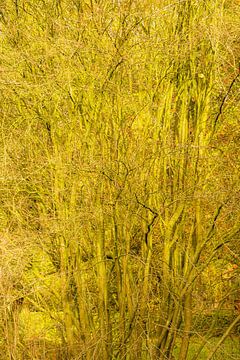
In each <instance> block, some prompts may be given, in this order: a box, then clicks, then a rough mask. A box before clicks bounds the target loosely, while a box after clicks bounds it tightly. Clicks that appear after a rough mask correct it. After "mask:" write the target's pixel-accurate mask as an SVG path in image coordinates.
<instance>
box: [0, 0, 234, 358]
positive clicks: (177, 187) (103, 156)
mask: <svg viewBox="0 0 240 360" xmlns="http://www.w3.org/2000/svg"><path fill="white" fill-rule="evenodd" d="M223 14H224V2H222V1H213V0H211V1H210V0H209V1H205V2H198V1H193V0H191V1H190V0H188V1H184V2H182V1H181V2H176V3H171V2H170V1H167V0H166V1H162V2H161V4H160V5H159V4H158V3H157V2H156V1H154V0H152V1H150V0H148V1H143V2H141V4H139V3H138V2H137V1H130V0H126V1H102V2H101V1H98V2H97V1H96V2H95V1H83V2H82V1H64V0H63V1H60V0H59V1H57V2H44V1H42V2H38V4H36V3H35V2H34V1H31V0H27V1H18V2H15V1H10V0H8V1H6V4H5V5H4V7H3V10H2V19H3V21H2V22H3V25H2V28H3V31H2V35H1V51H2V60H1V70H2V82H1V88H2V89H1V90H2V91H1V103H2V105H3V106H2V109H1V119H2V120H1V129H2V132H1V149H2V154H3V155H2V165H1V177H2V188H1V194H2V209H1V217H2V219H3V224H4V226H3V232H4V231H6V229H7V231H8V232H10V233H11V234H13V235H14V234H18V235H19V234H22V233H23V232H24V233H25V234H26V232H27V233H28V234H29V237H31V238H32V239H33V240H32V247H33V248H34V249H36V248H37V249H38V250H37V255H36V256H35V255H34V256H33V258H32V260H31V263H32V264H34V269H35V270H31V267H30V269H29V266H26V269H25V272H24V276H23V277H22V282H23V283H24V286H25V288H26V291H25V300H24V301H25V303H26V305H25V306H27V307H28V308H29V309H30V312H32V313H35V312H41V313H42V314H43V316H47V317H48V318H49V323H48V325H47V326H46V328H45V333H44V334H45V335H44V336H45V338H48V339H49V341H51V342H52V343H53V344H54V343H55V345H56V346H57V345H59V342H60V345H61V355H60V356H62V358H67V359H70V358H75V359H76V358H79V359H80V358H84V359H111V358H119V359H120V358H121V359H122V358H125V359H145V358H146V359H150V358H159V359H166V358H170V357H171V356H172V353H173V350H174V348H175V346H176V341H177V340H178V341H179V340H180V342H181V346H180V352H179V359H186V357H187V353H188V345H189V341H190V338H189V337H190V333H191V329H192V311H193V309H194V308H195V309H198V305H197V304H196V298H197V296H198V295H197V294H196V292H197V291H196V288H197V287H198V286H199V276H200V275H201V273H202V272H203V271H204V269H205V268H206V267H207V266H208V263H209V262H210V260H211V258H213V257H214V255H215V253H216V251H217V249H218V248H219V247H221V244H222V243H223V242H226V241H231V238H232V237H233V236H234V235H235V234H236V233H237V231H238V230H239V226H238V223H237V222H236V221H235V219H236V217H237V210H236V209H237V208H236V207H235V205H231V206H232V219H231V220H230V221H229V222H228V223H226V222H225V221H224V219H225V217H224V216H226V215H223V220H221V216H222V214H225V212H224V211H226V210H225V209H228V207H229V206H230V205H229V198H231V201H230V203H231V204H233V203H234V199H233V198H232V197H231V191H232V189H231V186H232V184H233V183H234V176H231V175H230V176H229V177H228V179H227V183H226V184H225V185H224V186H225V191H224V192H223V190H222V186H223V185H222V184H223V182H222V178H223V177H224V174H225V172H226V171H228V165H227V164H223V165H222V167H221V174H216V169H219V168H218V167H217V162H218V159H219V158H221V156H222V153H223V152H224V154H226V153H227V152H228V147H227V146H226V147H225V148H224V151H222V150H221V149H220V148H219V149H218V148H216V147H214V146H212V144H213V142H214V141H216V140H214V139H216V138H217V135H218V134H219V133H220V132H221V129H222V127H221V126H223V125H221V124H222V110H223V105H225V103H223V102H222V94H221V93H220V92H221V91H222V89H221V85H220V83H219V75H218V69H219V66H220V65H221V61H220V60H219V57H220V55H221V53H222V52H223V49H222V43H221V37H220V35H219V32H220V30H219V26H220V24H221V25H222V24H223V21H224V20H223V19H224V17H223ZM221 59H222V58H221ZM220 79H221V77H220ZM234 86H235V85H234ZM221 104H223V105H222V107H221ZM233 106H234V104H233ZM219 109H220V112H221V113H219ZM218 114H219V116H218ZM225 122H226V124H228V119H226V120H225ZM234 204H235V203H234ZM233 219H234V221H233ZM33 234H34V236H33ZM34 251H35V252H33V254H36V250H34ZM39 256H40V257H41V258H43V259H46V260H45V262H44V264H45V266H44V267H43V266H42V265H41V266H40V265H39V264H41V263H39ZM32 279H35V283H34V284H33V281H32ZM200 291H201V289H200ZM208 296H211V295H210V294H209V295H208ZM13 308H14V307H13V302H12V307H11V306H10V311H12V312H13V311H14V309H13ZM20 318H21V317H20ZM21 319H22V320H21V321H22V326H23V327H24V317H22V318H21ZM38 336H40V335H38ZM2 346H3V345H2ZM14 346H15V348H14V349H15V350H16V348H19V349H20V348H24V349H25V356H26V354H27V353H26V349H28V348H29V346H28V339H27V334H24V335H23V334H22V338H21V340H19V338H17V340H16V341H15V345H14ZM15 350H14V351H15ZM28 350H29V349H28ZM29 351H30V350H29ZM10 353H11V349H10ZM11 356H12V355H9V356H8V358H11ZM18 356H20V355H18ZM29 356H30V357H31V356H33V355H31V354H30V355H29ZM45 356H46V358H48V355H47V352H46V355H45ZM49 356H50V355H49ZM51 356H52V355H51Z"/></svg>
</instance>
